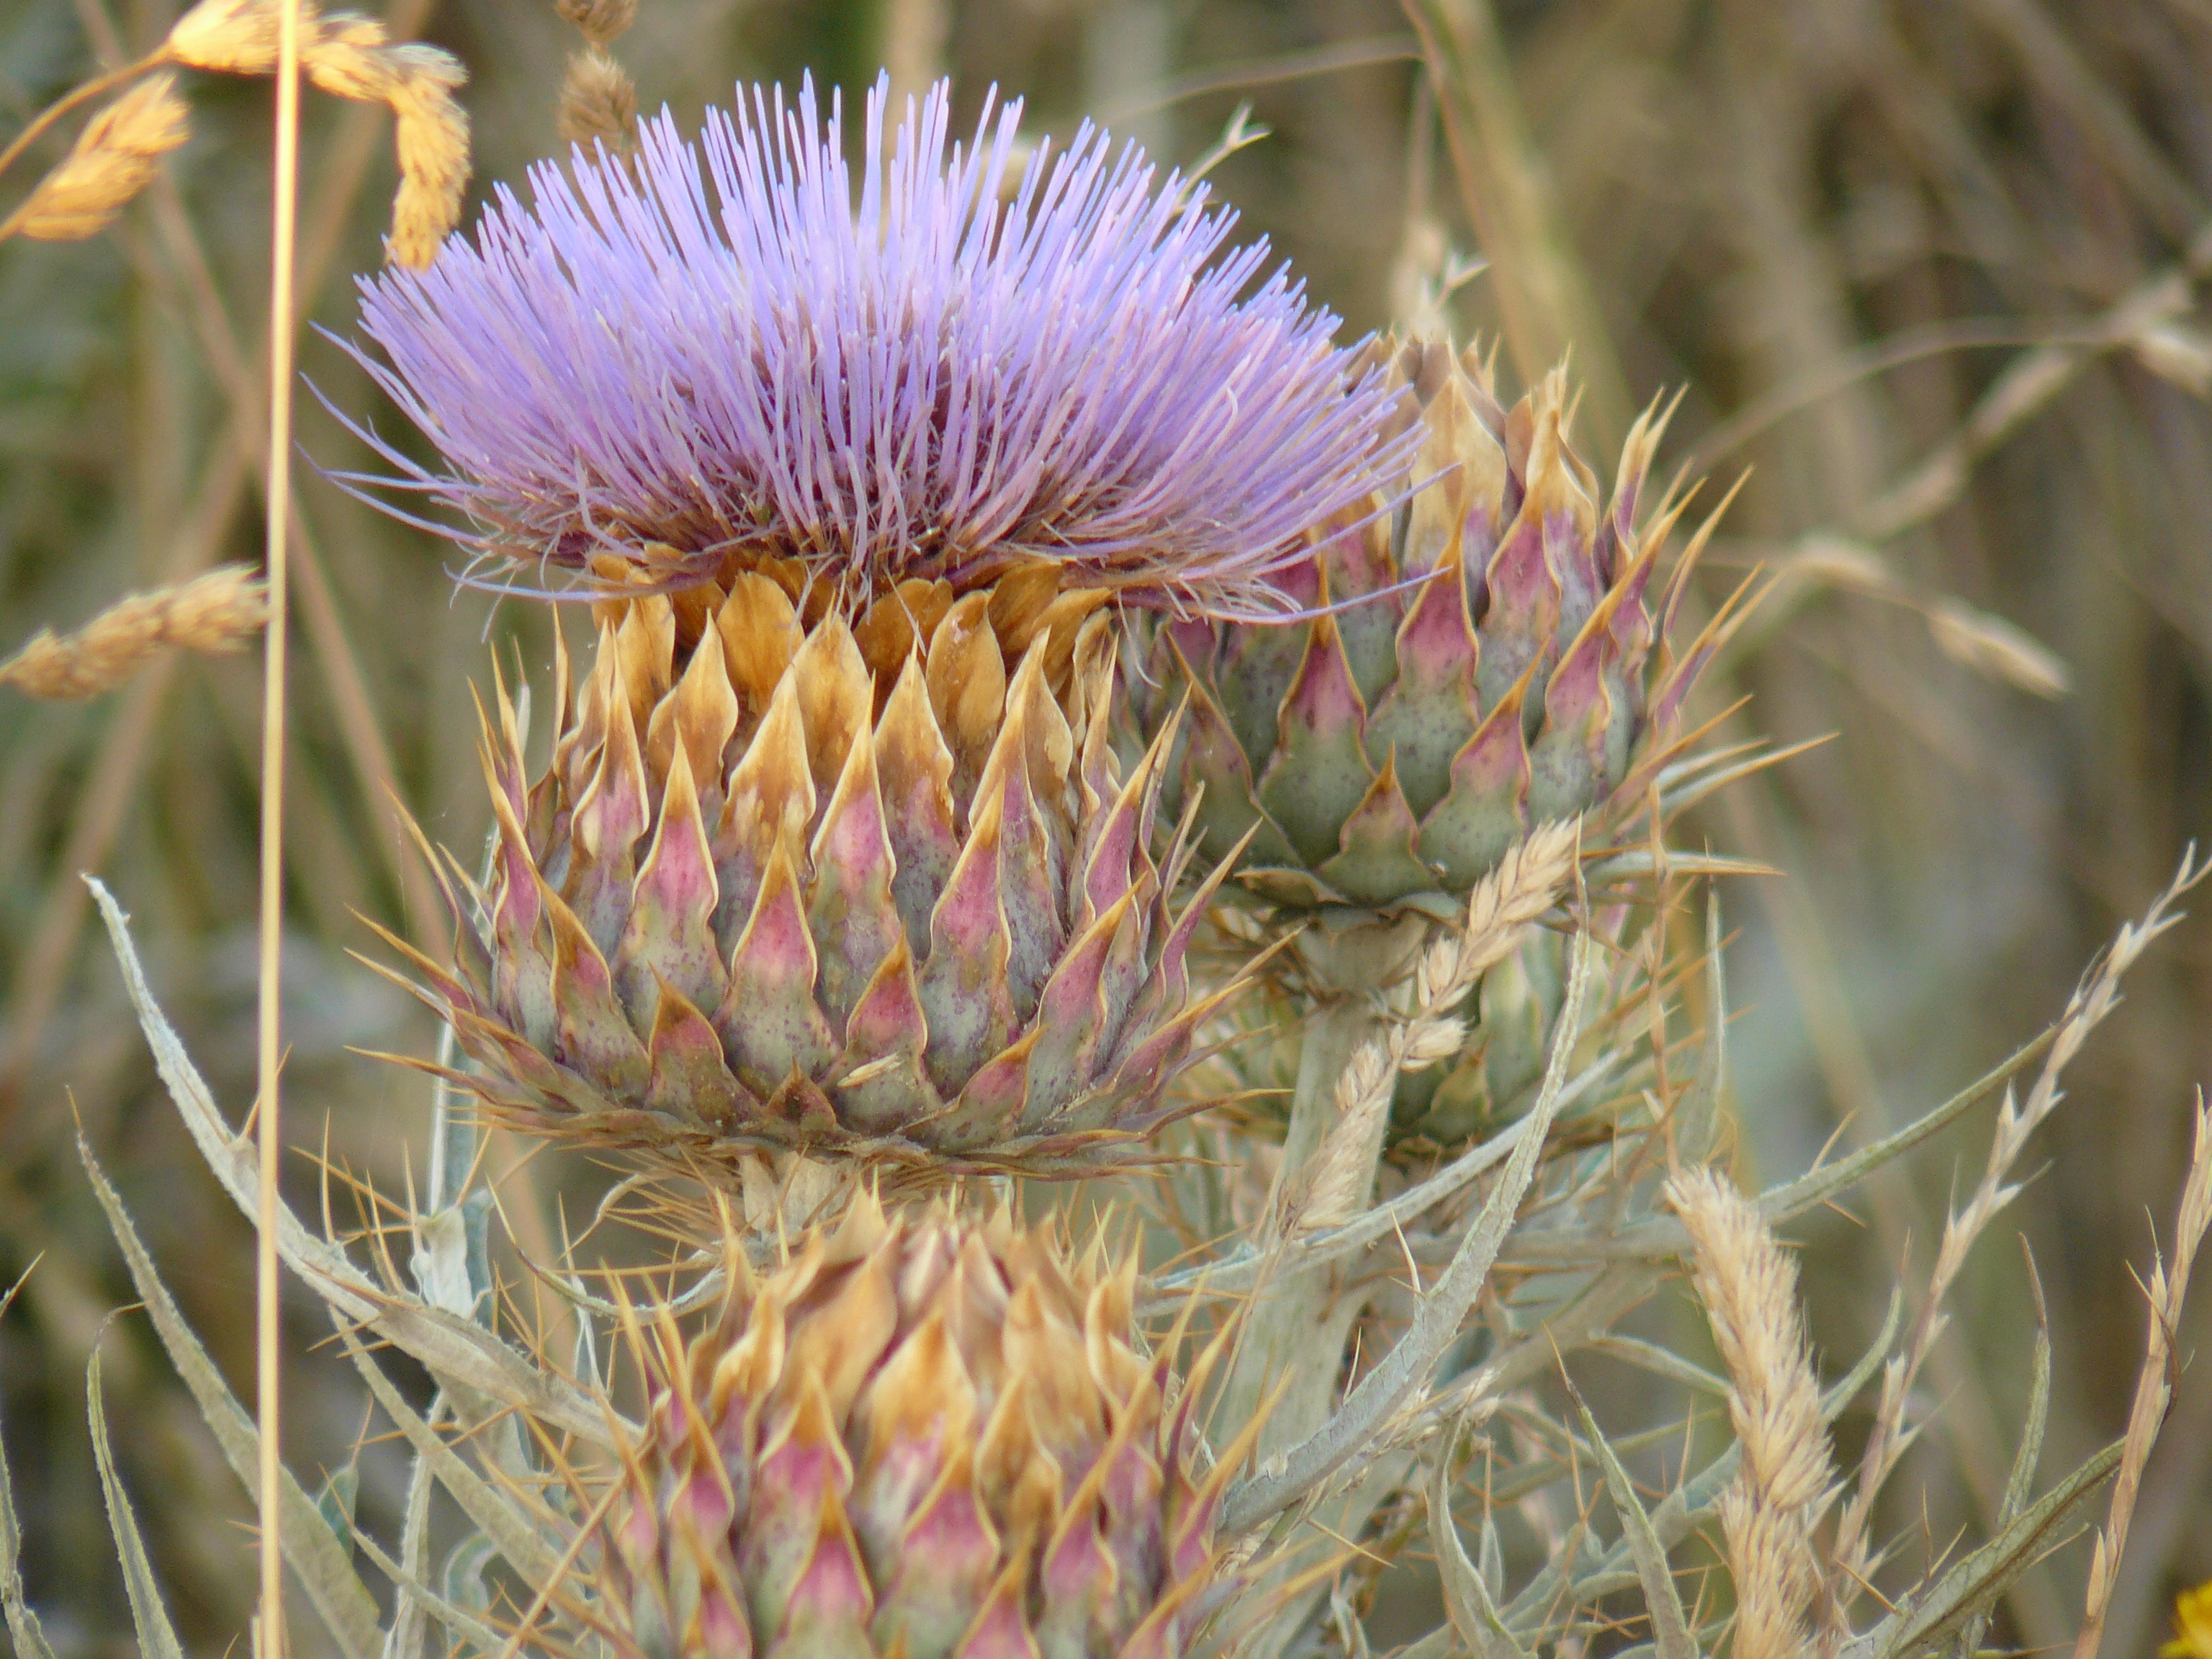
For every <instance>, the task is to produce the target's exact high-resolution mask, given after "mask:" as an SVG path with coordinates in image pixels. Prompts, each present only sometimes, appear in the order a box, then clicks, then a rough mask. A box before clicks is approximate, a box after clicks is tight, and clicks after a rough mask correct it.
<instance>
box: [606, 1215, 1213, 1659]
mask: <svg viewBox="0 0 2212 1659" xmlns="http://www.w3.org/2000/svg"><path fill="white" fill-rule="evenodd" d="M733 1255H737V1257H738V1261H737V1265H736V1267H735V1269H734V1271H735V1273H736V1275H737V1277H738V1281H739V1282H738V1283H737V1284H736V1285H733V1287H732V1291H731V1293H730V1298H729V1302H728V1304H727V1306H726V1310H725V1312H724V1314H723V1316H722V1318H721V1320H720V1322H719V1324H718V1326H717V1327H716V1328H714V1329H713V1330H712V1331H710V1332H709V1333H708V1334H706V1335H704V1336H702V1337H701V1338H699V1339H698V1340H696V1341H694V1342H692V1343H691V1344H690V1346H689V1347H688V1349H687V1348H685V1347H684V1346H680V1345H679V1343H678V1339H677V1337H676V1335H675V1334H674V1332H673V1331H672V1330H671V1329H669V1328H661V1329H659V1330H658V1331H655V1332H653V1333H652V1334H649V1335H648V1336H647V1339H646V1341H647V1349H648V1352H647V1370H648V1371H649V1373H650V1374H652V1375H653V1379H654V1383H655V1397H654V1402H653V1412H652V1415H651V1427H650V1429H649V1431H648V1438H647V1442H646V1443H645V1444H644V1445H642V1446H641V1447H638V1448H636V1449H635V1451H634V1452H633V1453H632V1455H631V1457H630V1459H629V1471H628V1474H627V1477H626V1486H625V1489H624V1490H623V1492H621V1493H620V1494H619V1495H618V1496H617V1499H616V1502H615V1504H614V1507H613V1508H612V1509H611V1511H610V1513H609V1517H608V1521H607V1522H606V1524H605V1531H604V1534H603V1554H604V1558H605V1559H604V1565H603V1567H602V1570H601V1573H600V1578H601V1583H600V1584H599V1589H601V1590H602V1592H603V1594H604V1597H605V1602H604V1611H603V1613H602V1618H603V1620H604V1621H605V1624H606V1625H607V1626H608V1627H609V1628H610V1630H611V1634H612V1635H613V1636H614V1637H615V1639H616V1646H617V1651H618V1652H626V1653H629V1654H634V1655H641V1656H644V1659H677V1656H679V1655H680V1656H684V1659H739V1656H747V1659H750V1656H755V1655H758V1656H762V1659H769V1656H776V1659H800V1656H806V1659H877V1656H884V1659H888V1656H891V1655H898V1656H902V1659H946V1656H952V1655H957V1656H960V1659H1139V1656H1144V1659H1172V1656H1176V1655H1180V1654H1182V1653H1185V1652H1187V1651H1188V1650H1189V1642H1190V1638H1191V1636H1192V1633H1193V1632H1194V1629H1195V1628H1196V1627H1197V1626H1199V1625H1200V1623H1202V1622H1203V1620H1205V1618H1206V1615H1207V1614H1209V1613H1211V1612H1212V1605H1211V1602H1212V1595H1210V1594H1209V1593H1210V1592H1212V1591H1214V1590H1215V1589H1217V1588H1218V1582H1219V1581H1218V1577H1217V1573H1216V1553H1215V1551H1214V1547H1213V1540H1212V1534H1213V1526H1214V1518H1215V1516H1216V1514H1217V1513H1218V1509H1219V1505H1220V1499H1221V1495H1222V1492H1223V1490H1224V1487H1225V1484H1226V1482H1227V1480H1228V1479H1229V1478H1230V1476H1231V1474H1232V1473H1233V1472H1234V1470H1235V1468H1236V1467H1237V1464H1238V1463H1239V1462H1241V1461H1242V1459H1243V1449H1241V1448H1232V1449H1231V1451H1230V1452H1229V1453H1228V1454H1227V1455H1224V1456H1223V1457H1222V1458H1221V1459H1220V1460H1219V1461H1218V1462H1216V1463H1215V1464H1214V1465H1213V1466H1212V1470H1211V1472H1210V1473H1202V1472H1201V1471H1200V1468H1198V1467H1196V1466H1195V1465H1194V1461H1193V1454H1194V1450H1195V1440H1196V1430H1195V1428H1194V1425H1193V1423H1192V1421H1191V1407H1192V1403H1193V1399H1194V1394H1195V1392H1196V1391H1195V1390H1194V1389H1185V1390H1183V1391H1182V1395H1181V1396H1180V1398H1179V1399H1178V1400H1176V1401H1174V1402H1173V1403H1170V1401H1169V1400H1168V1397H1167V1390H1168V1388H1169V1384H1170V1374H1169V1370H1168V1366H1167V1362H1166V1360H1165V1359H1164V1358H1162V1359H1158V1360H1147V1359H1146V1358H1143V1357H1142V1356H1141V1355H1140V1353H1139V1352H1138V1350H1137V1347H1136V1346H1135V1344H1134V1340H1133V1327H1132V1324H1131V1317H1130V1315H1131V1305H1132V1300H1133V1293H1134V1291H1135V1285H1136V1280H1135V1272H1134V1267H1133V1265H1132V1266H1131V1267H1129V1268H1127V1269H1126V1270H1124V1271H1123V1272H1121V1273H1101V1272H1096V1271H1089V1270H1086V1269H1085V1268H1083V1267H1079V1266H1077V1265H1075V1264H1074V1263H1073V1262H1071V1261H1066V1260H1065V1259H1063V1258H1062V1257H1060V1255H1059V1254H1058V1252H1057V1251H1056V1250H1055V1249H1054V1245H1053V1243H1052V1242H1051V1240H1050V1238H1049V1237H1047V1236H1045V1235H1042V1234H1038V1233H1024V1232H1023V1231H1019V1230H1018V1229H1017V1228H1016V1227H1015V1226H1014V1225H1012V1223H1011V1222H1010V1221H1008V1220H1007V1219H1006V1218H1004V1217H1003V1216H1001V1217H1000V1218H998V1219H996V1220H994V1221H991V1222H988V1223H974V1222H966V1223H963V1222H960V1221H957V1220H954V1219H953V1218H951V1217H950V1216H949V1215H947V1214H945V1213H943V1212H930V1213H927V1214H924V1215H919V1216H909V1217H908V1218H902V1219H900V1220H898V1221H896V1222H892V1223H886V1222H885V1221H884V1219H883V1217H882V1215H881V1213H880V1212H878V1211H877V1210H876V1209H875V1208H874V1206H872V1205H871V1204H869V1203H867V1202H866V1200H862V1201H861V1202H860V1203H859V1204H858V1205H856V1206H855V1207H854V1210H852V1211H851V1212H848V1217H847V1218H846V1220H845V1221H844V1222H843V1224H842V1225H841V1226H840V1227H839V1229H838V1231H836V1233H835V1234H834V1235H830V1236H826V1237H825V1235H824V1234H823V1233H822V1232H820V1231H816V1232H813V1233H811V1234H810V1235H809V1236H808V1237H807V1240H806V1243H805V1246H804V1248H803V1249H801V1250H800V1252H799V1254H798V1255H796V1257H795V1258H794V1259H793V1260H792V1261H789V1262H788V1263H787V1265H786V1266H784V1267H781V1268H780V1269H778V1270H776V1271H775V1272H774V1273H769V1274H768V1275H767V1276H766V1277H764V1278H763V1279H759V1280H757V1281H755V1280H752V1279H750V1276H749V1275H748V1274H746V1273H745V1271H744V1267H743V1261H742V1255H741V1253H736V1252H733Z"/></svg>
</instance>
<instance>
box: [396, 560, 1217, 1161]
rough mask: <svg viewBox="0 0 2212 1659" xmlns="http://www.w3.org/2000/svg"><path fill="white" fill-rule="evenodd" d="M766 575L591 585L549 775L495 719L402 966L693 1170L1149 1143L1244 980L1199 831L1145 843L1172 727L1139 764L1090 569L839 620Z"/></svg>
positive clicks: (602, 1112) (475, 1084) (499, 1060)
mask: <svg viewBox="0 0 2212 1659" xmlns="http://www.w3.org/2000/svg"><path fill="white" fill-rule="evenodd" d="M775 572H776V574H780V575H781V576H782V577H783V578H784V579H785V580H787V581H788V582H789V584H790V586H789V588H788V589H787V588H786V587H784V586H780V585H779V584H778V582H777V581H776V580H775V579H774V578H773V577H772V576H771V575H769V574H763V573H762V572H760V571H747V572H741V573H738V574H734V575H733V576H732V578H731V579H730V581H731V585H730V587H729V590H728V592H727V593H726V594H725V592H724V590H723V589H722V587H721V586H720V585H718V584H716V583H712V582H709V583H706V584H702V585H700V586H694V587H691V588H689V589H686V590H684V592H680V593H678V594H676V595H674V596H672V597H668V596H649V597H646V598H642V599H635V600H629V601H623V602H618V603H616V602H606V603H602V604H600V605H599V606H598V607H597V609H598V610H599V613H600V616H601V618H602V627H601V633H600V637H599V649H598V656H597V659H596V661H595V663H594V665H593V666H592V671H591V672H590V674H589V676H588V678H586V680H585V682H584V684H583V686H582V688H581V690H580V694H579V695H578V696H577V697H576V698H575V700H574V708H573V709H570V708H568V707H567V705H568V696H567V692H566V690H565V685H564V686H563V688H562V690H559V691H558V692H557V693H556V714H555V732H556V736H555V738H554V746H553V750H552V761H551V764H550V767H549V769H547V770H546V772H545V773H544V775H542V776H541V777H539V778H538V780H537V781H536V782H535V783H534V784H532V783H528V782H527V781H526V772H525V769H524V764H523V761H522V757H521V753H520V744H519V743H518V741H517V739H516V737H515V732H514V722H513V718H512V714H511V713H504V714H503V717H502V720H501V734H500V735H499V736H498V737H496V738H493V739H491V740H490V741H489V744H488V749H487V757H486V758H487V764H488V767H489V771H490V774H491V777H492V783H493V791H492V793H493V804H494V806H495V811H496V812H497V815H498V819H499V826H500V846H499V855H498V859H497V861H496V868H495V872H494V876H493V879H492V882H491V884H490V888H489V890H488V891H486V892H484V893H482V894H474V895H471V896H470V898H469V902H466V903H464V904H461V905H459V907H457V908H458V909H459V913H460V919H461V922H462V926H461V927H459V930H458V931H459V933H460V935H461V937H462V941H463V944H462V950H461V953H460V959H459V965H458V967H457V968H456V969H455V970H454V971H453V972H450V973H448V972H445V971H442V970H441V969H439V968H437V967H436V966H435V964H433V963H429V962H428V960H427V959H425V958H422V957H419V956H417V957H415V958H414V960H415V963H416V967H417V969H419V970H420V971H421V973H422V977H423V979H424V980H425V981H427V987H428V988H427V993H426V994H428V995H429V996H430V998H431V1000H432V1001H433V1006H436V1007H437V1008H438V1009H439V1011H440V1012H441V1013H442V1014H446V1015H447V1016H448V1017H449V1018H451V1019H452V1020H453V1024H454V1029H455V1031H456V1032H457V1034H458V1036H459V1040H460V1042H461V1045H462V1047H463V1048H465V1050H466V1052H467V1053H468V1054H469V1055H470V1056H471V1058H472V1059H473V1060H475V1061H476V1062H477V1070H476V1071H475V1072H474V1073H471V1074H470V1075H468V1076H466V1077H463V1078H460V1079H457V1081H459V1083H461V1084H462V1085H464V1086H465V1087H467V1088H469V1089H470V1090H471V1091H474V1092H476V1093H477V1095H478V1097H480V1098H482V1099H483V1101H484V1102H485V1103H486V1104H487V1105H489V1107H490V1108H491V1109H493V1110H494V1111H495V1113H498V1114H501V1115H505V1116H506V1117H507V1118H508V1119H510V1120H511V1121H518V1122H520V1123H521V1124H523V1125H525V1126H526V1127H531V1128H533V1129H536V1130H539V1131H542V1132H545V1133H556V1134H560V1135H562V1136H564V1137H568V1138H571V1139H578V1138H580V1139H586V1140H591V1141H593V1142H596V1143H599V1144H602V1145H606V1146H617V1147H622V1148H625V1149H628V1150H630V1151H633V1152H644V1153H646V1154H648V1155H651V1156H656V1157H659V1158H664V1159H666V1160H671V1161H673V1162H675V1163H677V1164H679V1165H681V1166H682V1167H684V1168H685V1169H687V1170H692V1171H695V1172H700V1173H708V1174H712V1173H714V1172H715V1171H716V1170H718V1169H719V1170H720V1172H721V1173H722V1174H724V1175H728V1174H730V1173H732V1172H733V1171H735V1170H738V1166H740V1165H741V1164H743V1162H744V1159H745V1158H746V1157H747V1156H748V1155H749V1154H750V1153H751V1152H757V1151H762V1150H769V1151H777V1150H782V1151H793V1152H800V1151H803V1152H809V1153H814V1154H833V1155H853V1156H859V1157H864V1158H868V1159H869V1160H871V1161H872V1162H875V1163H877V1164H878V1165H879V1166H885V1167H884V1175H885V1178H887V1179H890V1180H891V1181H894V1182H897V1181H900V1180H901V1179H902V1178H903V1176H908V1175H910V1176H913V1177H914V1178H915V1179H918V1180H921V1179H935V1178H937V1177H939V1176H944V1175H947V1174H952V1173H957V1172H958V1171H961V1170H1016V1171H1025V1172H1032V1173H1040V1174H1048V1173H1054V1172H1073V1171H1076V1170H1084V1169H1087V1168H1091V1167H1095V1166H1097V1165H1098V1164H1104V1163H1109V1162H1111V1161H1113V1160H1114V1159H1115V1158H1117V1157H1122V1158H1126V1157H1130V1156H1134V1155H1136V1153H1137V1152H1138V1150H1139V1149H1138V1148H1137V1147H1136V1146H1135V1144H1134V1143H1135V1142H1136V1141H1137V1140H1138V1139H1139V1137H1141V1136H1143V1135H1145V1134H1146V1133H1149V1132H1150V1131H1151V1130H1152V1129H1153V1128H1155V1127H1158V1125H1159V1124H1160V1123H1161V1122H1163V1121H1165V1120H1166V1118H1167V1117H1168V1115H1170V1110H1171V1109H1170V1107H1169V1106H1168V1105H1166V1104H1165V1103H1163V1100H1162V1091H1163V1090H1164V1087H1165V1085H1166V1084H1167V1082H1168V1081H1169V1080H1170V1078H1171V1077H1172V1076H1173V1075H1174V1074H1175V1073H1176V1071H1177V1070H1178V1068H1179V1066H1180V1064H1181V1062H1182V1059H1183V1056H1184V1055H1185V1053H1186V1051H1187V1050H1188V1046H1189V1037H1190V1033H1191V1030H1192V1029H1193V1027H1194V1025H1195V1024H1197V1023H1198V1022H1200V1020H1202V1019H1203V1018H1206V1014H1207V1013H1208V1012H1209V1011H1210V1010H1211V1008H1212V1006H1214V1005H1215V1003H1216V1002H1218V996H1219V995H1222V994H1226V993H1225V992H1224V993H1220V994H1217V995H1216V996H1215V997H1213V998H1199V997H1193V996H1192V995H1190V994H1189V983H1188V974H1187V970H1186V967H1185V959H1184V958H1185V947H1186V945H1187V944H1188V935H1189V933H1190V930H1191V928H1192V927H1194V925H1195V921H1196V918H1197V916H1198V915H1199V914H1200V911H1201V910H1202V908H1203V907H1204V904H1205V902H1206V898H1207V896H1208V895H1209V894H1210V892H1211V890H1212V883H1208V884H1206V886H1205V888H1204V889H1203V890H1201V891H1200V892H1199V893H1198V894H1197V895H1196V896H1194V898H1193V899H1192V900H1191V901H1190V902H1189V905H1188V908H1187V909H1186V910H1185V911H1184V912H1183V913H1182V920H1181V921H1179V922H1178V921H1175V920H1174V919H1173V918H1172V917H1171V916H1170V912H1169V909H1168V897H1169V895H1170V894H1171V893H1172V892H1173V891H1175V890H1176V885H1177V883H1178V880H1179V879H1180V878H1181V876H1182V872H1183V866H1184V865H1185V863H1186V862H1187V860H1188V848H1187V847H1184V846H1182V845H1180V844H1178V845H1177V846H1176V847H1171V848H1170V850H1169V851H1168V852H1167V854H1166V855H1165V858H1164V862H1163V863H1162V864H1158V865H1156V864H1155V863H1154V862H1153V860H1152V848H1153V846H1154V837H1153V833H1152V831H1153V807H1154V802H1155V798H1156V796H1157V793H1158V772H1159V767H1158V760H1159V755H1160V752H1161V750H1163V749H1164V744H1163V745H1156V747H1155V750H1154V752H1153V753H1152V755H1150V756H1148V757H1146V758H1145V759H1144V760H1142V761H1141V762H1140V763H1139V764H1138V765H1137V766H1136V767H1135V768H1134V769H1133V770H1132V771H1131V772H1130V773H1129V775H1127V777H1126V778H1125V777H1124V776H1123V775H1122V772H1121V765H1120V763H1118V761H1117V760H1116V758H1115V755H1114V752H1113V750H1112V747H1111V745H1110V744H1109V734H1108V725H1109V720H1108V713H1107V700H1108V697H1109V694H1110V691H1111V689H1112V684H1113V678H1114V645H1113V640H1112V635H1111V633H1110V631H1109V629H1110V624H1109V618H1108V617H1105V616H1103V615H1099V614H1097V611H1098V610H1099V607H1100V604H1101V601H1102V600H1103V598H1104V596H1103V594H1101V593H1098V592H1095V591H1094V592H1076V593H1060V592H1055V591H1054V586H1053V580H1052V573H1051V572H1050V571H1049V569H1042V570H1041V571H1039V572H1036V573H1035V574H1031V575H1030V576H1028V577H1024V578H1018V579H1014V580H1009V581H1006V582H1003V583H1001V584H1000V586H999V587H998V588H997V589H995V590H994V592H989V593H982V592H978V593H973V594H969V595H967V596H965V597H963V598H960V599H955V598H954V597H953V595H952V593H951V589H950V587H949V586H947V585H946V584H945V583H942V582H939V583H935V584H932V583H928V582H923V581H919V580H908V581H907V582H905V583H903V584H902V585H901V586H899V587H898V588H897V589H896V590H894V591H893V592H890V593H889V594H886V595H885V596H884V598H882V599H879V600H878V602H877V603H876V604H875V605H873V606H872V607H870V608H869V609H868V610H867V611H865V612H863V613H862V614H861V616H860V617H859V619H858V620H857V622H856V623H854V624H852V625H850V626H848V623H847V622H846V619H845V617H844V615H843V613H842V611H840V610H839V609H838V608H837V607H836V605H834V604H832V603H829V600H828V596H827V595H825V594H824V593H823V591H822V590H821V589H819V588H814V589H808V588H805V587H804V586H802V584H801V579H800V575H799V571H798V569H797V568H796V567H794V566H789V565H783V566H778V567H775ZM795 599H797V600H800V601H802V603H804V602H806V601H812V602H814V605H815V607H816V608H817V609H818V611H819V614H818V616H810V615H808V614H807V612H806V611H802V610H801V609H800V608H799V606H798V605H794V603H793V601H794V600H795ZM563 679H564V680H565V671H564V674H563ZM1219 878H1220V877H1219V874H1218V873H1217V874H1216V876H1215V878H1214V880H1215V881H1216V882H1218V880H1219ZM401 948H403V949H404V946H403V947H401ZM410 954H412V953H410ZM1184 1109H1188V1108H1187V1107H1186V1108H1184Z"/></svg>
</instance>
